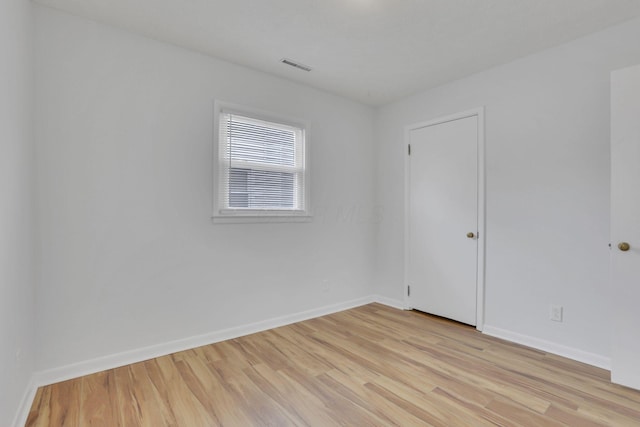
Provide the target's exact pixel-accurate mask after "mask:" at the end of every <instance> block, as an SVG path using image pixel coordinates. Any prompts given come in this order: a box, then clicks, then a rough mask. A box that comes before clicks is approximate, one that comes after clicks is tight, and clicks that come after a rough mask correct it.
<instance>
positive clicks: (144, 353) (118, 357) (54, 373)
mask: <svg viewBox="0 0 640 427" xmlns="http://www.w3.org/2000/svg"><path fill="white" fill-rule="evenodd" d="M372 302H379V303H381V304H386V305H390V306H392V307H394V306H395V305H396V302H395V301H393V300H391V299H387V298H382V297H378V296H376V295H370V296H367V297H363V298H358V299H355V300H351V301H345V302H341V303H337V304H332V305H329V306H324V307H320V308H316V309H312V310H307V311H302V312H299V313H294V314H290V315H286V316H281V317H276V318H273V319H268V320H264V321H260V322H255V323H251V324H248V325H242V326H237V327H233V328H229V329H223V330H220V331H214V332H210V333H207V334H203V335H196V336H193V337H189V338H184V339H180V340H175V341H171V342H167V343H161V344H156V345H152V346H149V347H143V348H138V349H134V350H130V351H125V352H122V353H116V354H111V355H107V356H103V357H98V358H96V359H91V360H86V361H82V362H78V363H74V364H70V365H66V366H61V367H58V368H53V369H48V370H46V371H40V372H36V373H35V374H34V378H35V382H36V384H37V386H43V385H48V384H53V383H57V382H60V381H65V380H68V379H71V378H77V377H80V376H83V375H89V374H93V373H96V372H100V371H104V370H107V369H113V368H117V367H120V366H124V365H129V364H131V363H136V362H142V361H144V360H149V359H153V358H154V357H160V356H165V355H167V354H171V353H176V352H178V351H183V350H188V349H191V348H195V347H200V346H203V345H208V344H213V343H216V342H220V341H224V340H228V339H232V338H238V337H241V336H244V335H249V334H254V333H256V332H261V331H265V330H268V329H273V328H277V327H280V326H285V325H289V324H291V323H296V322H301V321H303V320H308V319H313V318H315V317H320V316H325V315H327V314H332V313H336V312H339V311H343V310H348V309H350V308H354V307H359V306H362V305H365V304H370V303H372Z"/></svg>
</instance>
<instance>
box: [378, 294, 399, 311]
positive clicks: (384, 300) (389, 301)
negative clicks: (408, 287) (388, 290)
mask: <svg viewBox="0 0 640 427" xmlns="http://www.w3.org/2000/svg"><path fill="white" fill-rule="evenodd" d="M373 302H377V303H379V304H382V305H386V306H388V307H392V308H397V309H398V310H406V309H407V308H406V306H405V305H404V302H403V301H401V300H397V299H395V298H389V297H383V296H382V295H374V296H373Z"/></svg>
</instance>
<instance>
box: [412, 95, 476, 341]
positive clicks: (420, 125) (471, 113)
mask: <svg viewBox="0 0 640 427" xmlns="http://www.w3.org/2000/svg"><path fill="white" fill-rule="evenodd" d="M474 116H475V117H477V118H478V136H477V138H478V183H477V185H478V230H477V232H478V257H477V270H476V325H475V326H476V329H477V330H478V331H482V330H483V328H484V317H485V316H484V301H485V291H484V289H485V284H484V281H485V272H484V271H485V248H486V243H485V242H486V240H487V239H486V235H487V234H486V226H485V225H486V219H485V213H486V207H485V206H486V196H485V190H486V187H485V173H486V172H485V119H484V106H482V107H477V108H473V109H471V110H466V111H461V112H459V113H454V114H450V115H448V116H444V117H439V118H437V119H433V120H429V121H426V122H420V123H414V124H411V125H408V126H405V128H404V146H403V147H402V149H403V150H405V155H404V289H403V294H404V307H406V308H411V303H410V301H409V296H408V292H407V289H408V286H409V249H410V248H409V246H410V245H409V235H410V232H411V231H410V230H409V219H410V218H409V210H410V207H411V191H410V187H411V180H410V176H411V161H410V157H409V156H408V155H407V151H406V150H407V147H408V145H409V142H410V140H411V131H413V130H416V129H420V128H424V127H428V126H433V125H438V124H441V123H446V122H451V121H453V120H459V119H465V118H467V117H474Z"/></svg>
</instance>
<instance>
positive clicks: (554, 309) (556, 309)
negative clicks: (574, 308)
mask: <svg viewBox="0 0 640 427" xmlns="http://www.w3.org/2000/svg"><path fill="white" fill-rule="evenodd" d="M549 319H551V320H553V321H554V322H562V306H561V305H552V306H551V311H550V313H549Z"/></svg>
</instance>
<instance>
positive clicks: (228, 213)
mask: <svg viewBox="0 0 640 427" xmlns="http://www.w3.org/2000/svg"><path fill="white" fill-rule="evenodd" d="M222 112H225V113H229V112H231V113H236V114H238V115H241V116H246V117H250V118H253V119H257V120H264V121H268V122H274V123H279V124H283V125H287V126H294V127H299V128H301V129H302V130H303V135H304V141H303V149H304V156H303V159H304V186H305V188H304V190H303V193H304V194H303V197H304V200H303V203H304V207H305V209H304V210H289V209H229V208H223V207H222V206H221V197H222V195H221V190H222V189H221V184H220V181H219V180H220V175H219V168H220V164H221V161H220V158H219V153H220V152H219V148H220V141H219V138H220V115H221V113H222ZM310 129H311V126H310V123H309V122H308V121H307V120H302V119H298V118H293V117H288V116H283V115H280V114H274V113H271V112H267V111H263V110H258V109H254V108H248V107H244V106H240V105H237V104H232V103H228V102H224V101H219V100H215V101H214V112H213V155H212V157H213V162H212V163H213V174H212V175H213V176H212V178H213V179H212V182H213V212H212V216H211V218H212V220H213V222H214V223H243V222H244V223H260V222H308V221H311V220H312V217H313V216H312V214H311V179H310V178H311V173H310V162H309V158H310V156H309V153H310V143H309V141H310V133H311V132H310Z"/></svg>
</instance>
